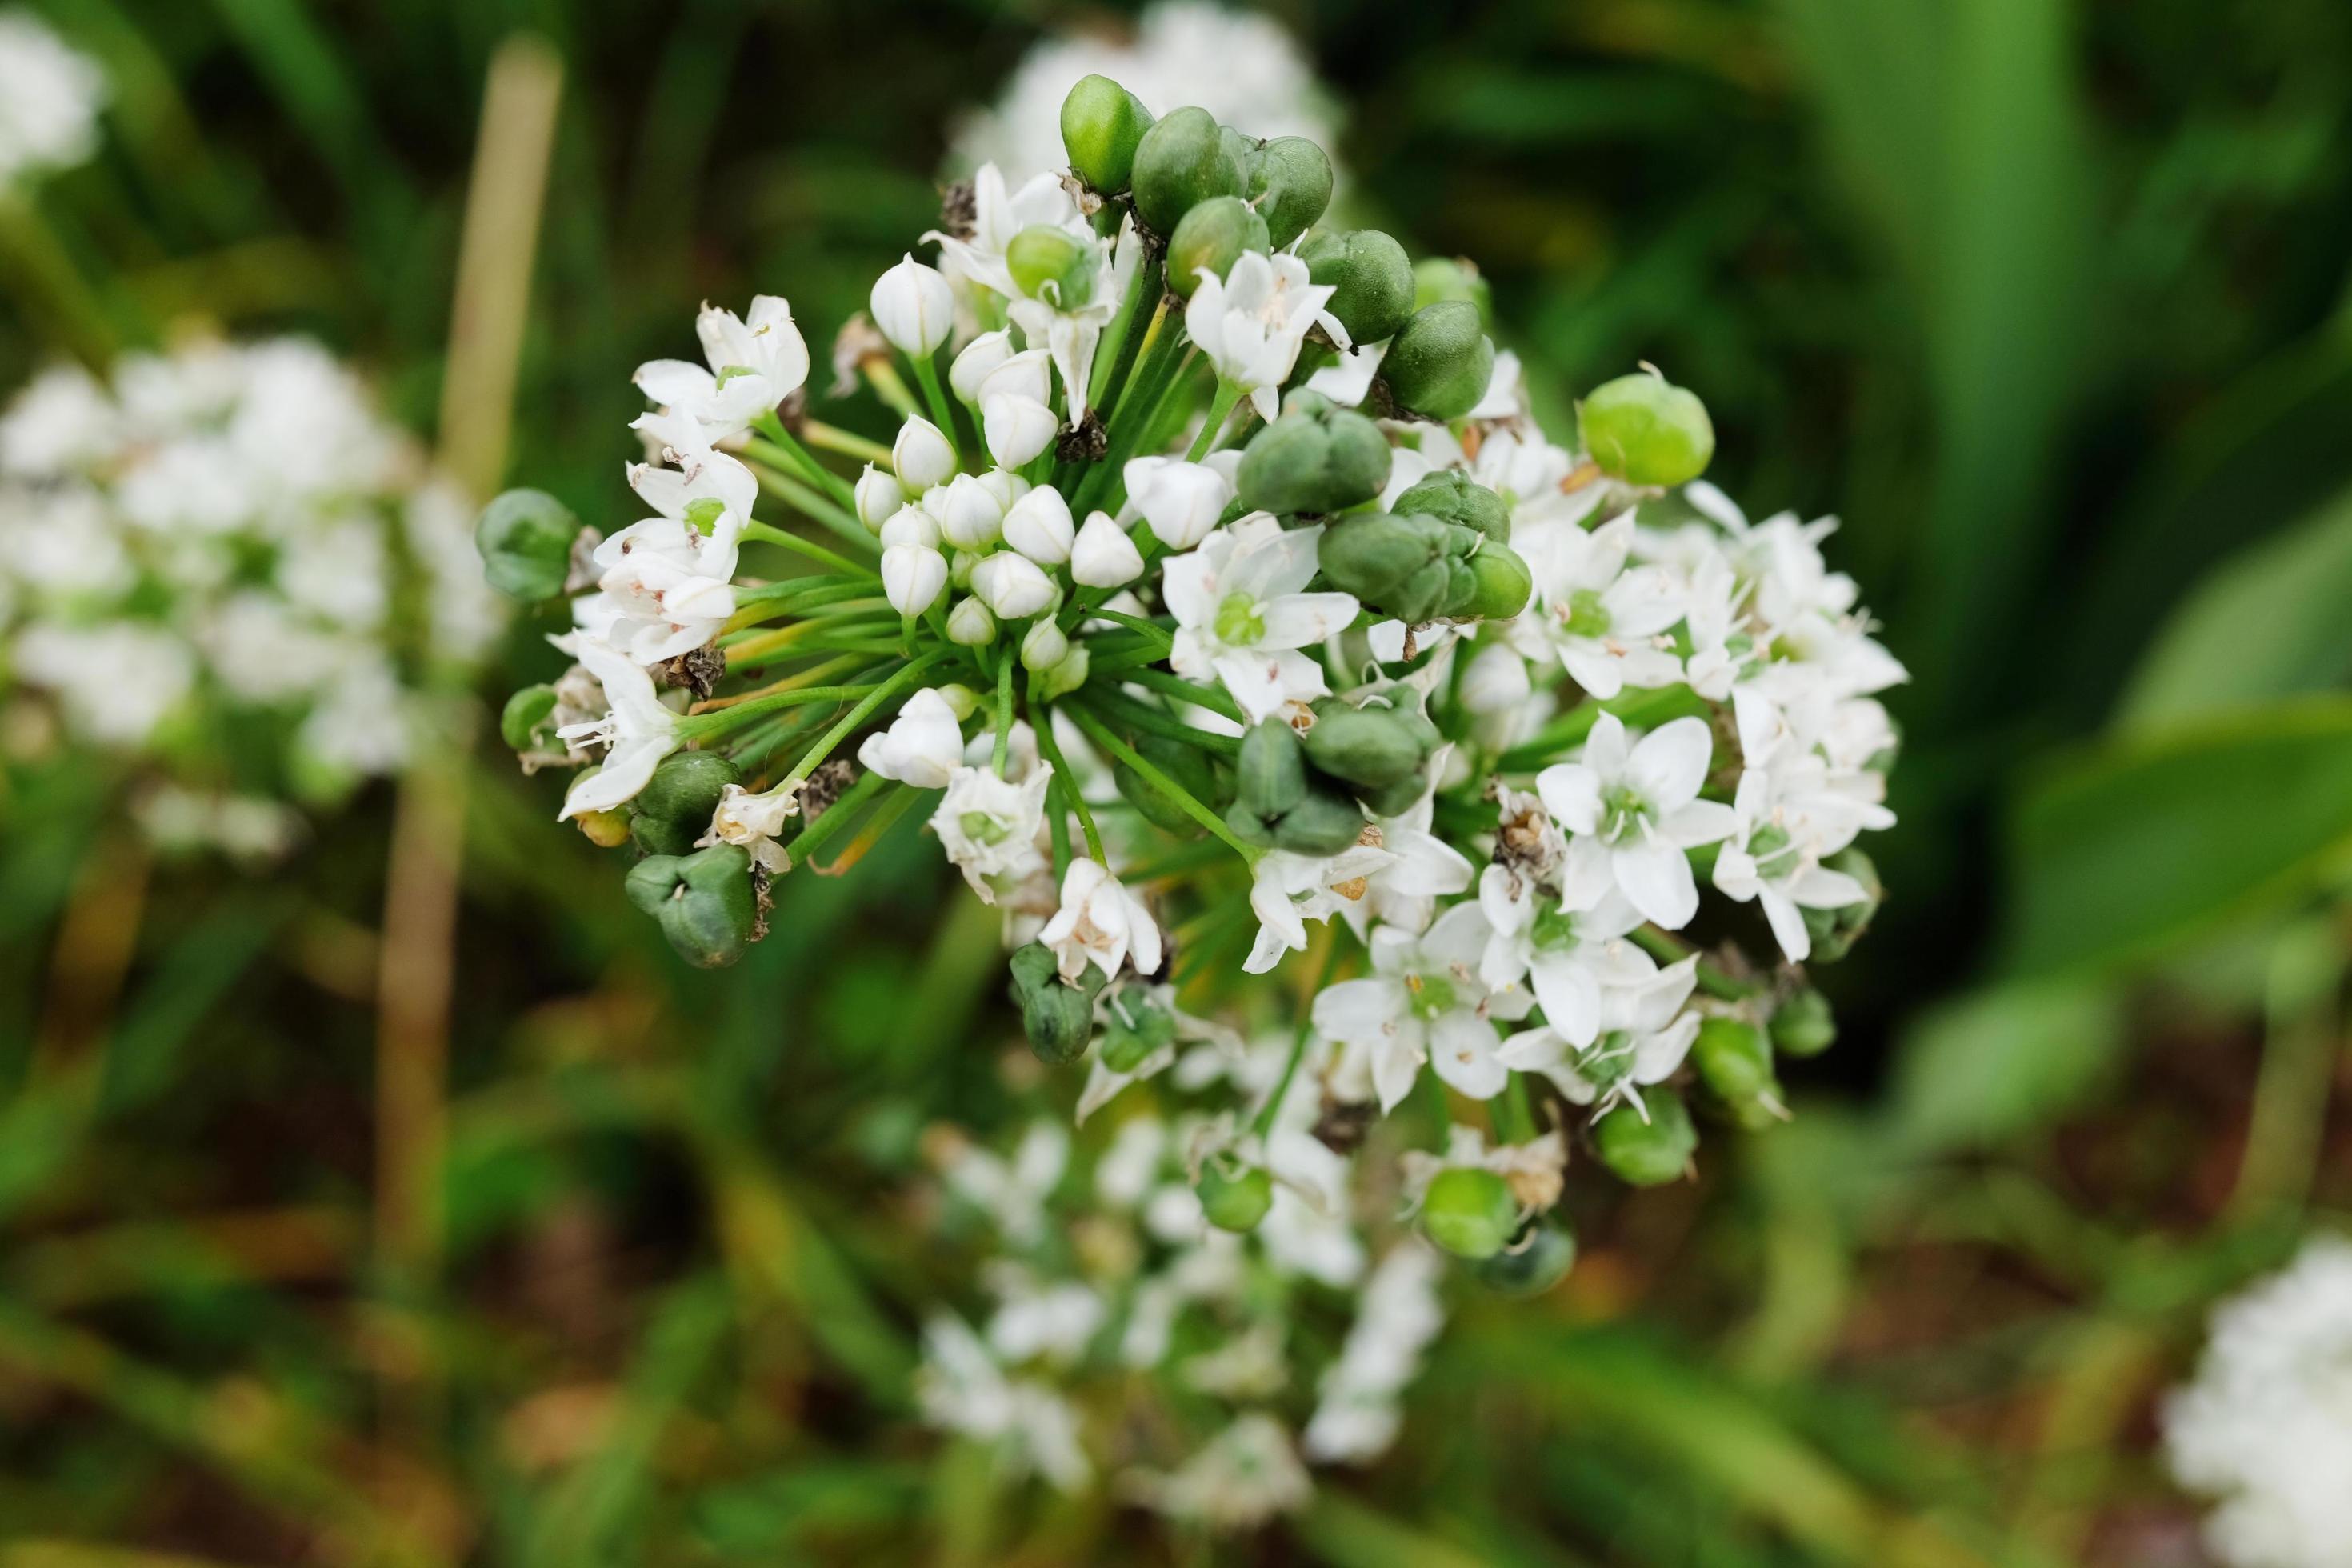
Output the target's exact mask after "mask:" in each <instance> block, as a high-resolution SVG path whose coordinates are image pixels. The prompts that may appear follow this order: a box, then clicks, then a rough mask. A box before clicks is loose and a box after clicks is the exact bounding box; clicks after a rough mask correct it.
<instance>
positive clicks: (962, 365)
mask: <svg viewBox="0 0 2352 1568" xmlns="http://www.w3.org/2000/svg"><path fill="white" fill-rule="evenodd" d="M1012 357H1013V333H1012V332H1011V331H993V332H982V333H981V334H980V336H978V337H976V338H974V339H972V340H971V342H968V343H966V344H964V346H963V352H961V353H959V354H957V355H956V356H955V363H953V364H951V365H950V366H948V384H949V385H950V386H951V387H953V388H955V395H956V396H957V397H958V398H959V399H961V401H963V402H965V403H978V402H979V401H980V388H981V384H982V382H984V381H986V380H987V379H988V375H989V373H990V372H991V371H992V370H994V369H995V368H996V367H997V366H998V365H1001V364H1003V363H1004V362H1005V361H1006V360H1009V359H1011V358H1012Z"/></svg>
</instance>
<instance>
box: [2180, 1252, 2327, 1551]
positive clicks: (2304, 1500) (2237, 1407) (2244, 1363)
mask: <svg viewBox="0 0 2352 1568" xmlns="http://www.w3.org/2000/svg"><path fill="white" fill-rule="evenodd" d="M2347 1369H2352V1242H2346V1241H2343V1240H2341V1239H2337V1238H2335V1237H2323V1238H2320V1239H2317V1240H2314V1241H2312V1242H2310V1243H2308V1244H2307V1245H2306V1246H2305V1248H2304V1250H2303V1255H2302V1256H2301V1257H2300V1258H2297V1259H2296V1260H2295V1262H2294V1265H2293V1266H2292V1267H2291V1268H2287V1269H2286V1270H2285V1271H2284V1273H2281V1274H2278V1275H2276V1276H2274V1277H2273V1278H2272V1279H2267V1280H2264V1281H2263V1282H2262V1283H2261V1284H2259V1285H2256V1286H2255V1287H2254V1288H2253V1289H2250V1290H2248V1291H2246V1292H2245V1293H2244V1294H2243V1295H2241V1296H2239V1297H2237V1298H2236V1299H2234V1300H2231V1301H2229V1302H2227V1303H2226V1304H2224V1305H2223V1306H2222V1307H2221V1309H2220V1310H2218V1311H2216V1312H2215V1313H2214V1314H2213V1325H2212V1337H2211V1339H2210V1342H2208V1344H2207V1346H2206V1349H2205V1358H2204V1361H2203V1363H2202V1364H2200V1366H2199V1368H2198V1370H2197V1376H2196V1378H2195V1380H2194V1381H2193V1382H2191V1383H2190V1384H2189V1385H2188V1386H2187V1387H2185V1388H2183V1389H2180V1390H2179V1391H2178V1392H2176V1393H2175V1394H2173V1395H2172V1397H2171V1398H2170V1399H2169V1400H2168V1402H2167V1404H2166V1405H2165V1409H2164V1437H2165V1447H2166V1451H2167V1454H2168V1458H2170V1460H2171V1464H2172V1473H2173V1474H2174V1476H2176V1477H2177V1478H2178V1479H2179V1481H2180V1483H2181V1485H2183V1486H2185V1487H2187V1488H2189V1489H2191V1490H2193V1491H2197V1492H2200V1493H2203V1494H2204V1495H2206V1496H2208V1497H2210V1498H2213V1499H2215V1500H2218V1502H2219V1506H2218V1507H2217V1508H2216V1509H2215V1510H2214V1511H2213V1513H2212V1515H2211V1517H2210V1519H2209V1520H2208V1521H2207V1522H2206V1532H2205V1533H2206V1540H2207V1542H2208V1544H2209V1545H2210V1547H2211V1548H2212V1552H2213V1554H2214V1556H2215V1557H2216V1558H2218V1559H2220V1560H2221V1562H2223V1563H2229V1564H2231V1568H2290V1565H2292V1568H2342V1565H2344V1564H2347V1563H2352V1492H2347V1490H2346V1489H2345V1485H2344V1478H2345V1477H2346V1476H2347V1474H2352V1370H2347Z"/></svg>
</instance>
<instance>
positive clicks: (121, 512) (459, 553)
mask: <svg viewBox="0 0 2352 1568" xmlns="http://www.w3.org/2000/svg"><path fill="white" fill-rule="evenodd" d="M468 521H469V516H468V508H467V505H466V504H465V502H464V500H463V499H462V498H460V497H458V496H457V494H455V493H454V492H453V491H452V490H450V489H448V488H447V487H446V485H445V484H441V483H437V482H436V481H435V480H434V479H433V478H432V475H431V473H430V471H429V469H428V468H426V466H425V464H424V462H423V461H422V458H421V456H420V454H419V453H418V452H417V451H416V450H415V447H413V445H412V444H411V443H410V442H409V441H408V439H407V438H406V437H404V435H403V434H402V433H401V432H400V431H398V430H397V429H396V428H394V426H390V425H389V424H387V423H386V422H385V421H384V420H383V418H382V417H381V416H379V415H378V414H377V413H376V411H375V409H374V407H373V405H371V403H370V402H369V400H368V398H367V396H366V394H365V391H364V389H363V388H362V386H361V384H360V383H359V382H358V381H357V380H356V379H355V378H354V377H353V376H352V374H350V373H349V372H348V371H347V370H345V369H344V368H343V367H342V366H341V364H339V363H337V362H336V361H335V360H334V359H333V358H332V357H331V356H330V355H329V354H328V353H326V352H325V351H324V350H322V349H320V347H318V346H317V345H316V344H314V343H311V342H306V341H302V340H298V339H279V340H275V341H270V342H258V343H253V344H249V345H231V344H226V343H222V342H209V341H207V342H195V343H191V344H188V345H186V346H184V347H182V348H179V349H177V350H174V351H173V352H172V353H168V354H162V355H150V354H134V355H129V356H126V357H125V358H124V359H122V360H121V362H120V363H118V364H117V365H116V366H115V367H114V371H113V374H112V378H111V384H101V383H100V382H99V381H98V380H96V379H95V378H93V377H92V376H90V375H89V374H87V373H85V372H83V371H81V370H79V369H78V368H69V367H60V368H57V369H53V370H50V371H47V372H45V373H43V374H41V375H39V376H38V377H37V378H36V379H35V380H34V381H33V383H32V384H30V385H28V386H27V387H26V388H25V389H24V390H23V391H22V392H21V393H20V394H19V395H17V396H16V399H15V400H14V401H13V402H12V403H11V404H10V405H8V407H7V410H6V412H5V415H0V669H5V675H6V679H7V682H8V685H9V687H10V688H13V689H14V695H15V700H16V704H17V711H16V718H17V719H18V721H19V722H18V723H17V724H16V726H15V729H16V731H17V732H18V734H19V735H20V736H21V735H22V734H23V733H24V732H25V731H27V730H33V731H56V730H58V729H62V731H64V732H65V733H66V734H67V735H68V736H70V737H71V738H73V739H74V740H76V741H79V742H86V743H89V744H91V745H94V746H96V747H98V748H100V749H102V750H105V751H108V752H114V753H118V754H120V755H122V756H124V757H127V758H129V759H131V761H132V762H133V763H135V765H136V772H137V773H139V774H140V775H141V776H142V784H143V786H144V787H143V793H142V800H141V802H140V803H139V808H138V809H139V816H140V818H141V820H142V822H143V823H144V824H145V825H146V826H148V827H149V829H150V830H151V833H152V836H153V837H157V838H158V839H159V840H161V841H164V842H178V841H194V842H199V843H208V844H214V845H217V846H220V847H225V848H227V849H230V850H231V851H233V852H235V853H238V854H247V855H266V854H268V853H269V852H272V851H274V850H276V849H278V848H282V847H284V846H285V843H286V842H287V839H288V837H289V834H290V833H291V831H292V830H293V828H294V827H295V826H296V825H297V822H298V819H297V818H296V817H295V816H293V815H292V813H291V809H290V807H289V805H287V804H286V803H287V802H288V801H289V799H305V800H314V801H315V800H323V799H327V798H331V797H332V796H333V795H336V794H338V793H340V792H341V791H343V790H345V789H347V788H349V787H350V786H351V785H352V784H353V783H354V782H356V781H357V780H359V779H361V778H363V777H366V776H368V775H371V774H378V773H387V772H389V771H392V770H393V769H395V768H397V767H398V766H399V765H400V764H401V763H403V761H404V760H405V758H406V757H407V756H408V754H409V752H410V749H411V747H412V745H413V744H414V743H415V739H416V736H417V733H418V726H419V724H420V723H421V722H423V721H424V720H425V716H426V712H427V710H426V708H425V705H424V700H423V699H424V693H425V692H427V691H429V690H430V689H433V688H434V687H435V686H436V683H437V682H439V681H441V680H442V679H444V677H445V676H446V673H447V672H449V671H452V670H457V669H463V668H467V667H468V666H470V665H471V664H472V663H473V662H474V661H475V660H476V659H477V658H478V656H479V655H480V654H481V652H482V651H483V650H484V648H485V647H486V646H487V645H488V642H489V640H490V639H491V638H492V637H495V636H496V634H497V632H498V629H499V625H500V620H501V612H500V609H499V599H498V597H497V595H494V594H492V593H490V592H489V591H488V588H487V587H486V585H485V584H483V583H482V581H481V575H480V574H479V572H478V570H475V569H473V568H472V566H471V563H469V562H467V559H466V551H465V539H466V533H467V524H468Z"/></svg>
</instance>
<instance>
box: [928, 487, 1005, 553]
mask: <svg viewBox="0 0 2352 1568" xmlns="http://www.w3.org/2000/svg"><path fill="white" fill-rule="evenodd" d="M923 510H926V511H928V512H929V513H930V514H931V515H932V516H934V517H936V518H938V519H939V522H940V536H941V537H943V538H944V539H946V541H947V542H949V543H950V544H952V545H954V546H955V547H956V548H957V549H959V550H985V549H987V548H988V547H989V546H990V545H992V544H993V543H995V542H997V540H998V538H999V537H1001V536H1002V534H1003V530H1004V503H1003V501H1002V500H998V499H997V495H996V492H995V491H994V490H993V489H990V488H989V487H988V486H986V485H984V484H982V483H981V482H980V476H979V475H977V474H958V475H957V476H956V477H955V478H954V479H950V480H949V481H948V482H947V484H946V486H945V487H944V488H942V489H934V490H931V491H930V492H929V493H928V494H927V495H925V496H924V497H923Z"/></svg>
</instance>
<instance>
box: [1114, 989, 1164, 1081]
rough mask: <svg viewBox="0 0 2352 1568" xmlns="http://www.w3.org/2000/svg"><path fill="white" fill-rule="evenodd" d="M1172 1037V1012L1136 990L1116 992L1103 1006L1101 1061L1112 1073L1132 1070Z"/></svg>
mask: <svg viewBox="0 0 2352 1568" xmlns="http://www.w3.org/2000/svg"><path fill="white" fill-rule="evenodd" d="M1175 1038H1176V1017H1175V1015H1174V1014H1172V1013H1171V1012H1169V1011H1168V1009H1167V1008H1165V1007H1162V1006H1160V1005H1159V1004H1158V1003H1156V1002H1154V1001H1152V1000H1151V998H1150V997H1149V996H1147V995H1145V994H1143V992H1142V991H1141V990H1140V989H1138V988H1134V987H1130V988H1129V989H1128V990H1125V991H1122V992H1120V993H1119V994H1118V995H1116V996H1114V997H1113V998H1111V1000H1110V1001H1109V1002H1108V1004H1106V1005H1105V1006H1104V1008H1103V1043H1102V1062H1103V1066H1105V1067H1107V1068H1110V1070H1111V1071H1113V1072H1133V1071H1134V1070H1135V1069H1136V1068H1139V1067H1141V1066H1142V1065H1143V1064H1144V1062H1145V1061H1146V1060H1148V1059H1149V1058H1150V1056H1151V1053H1152V1052H1154V1051H1156V1050H1159V1049H1160V1047H1163V1046H1166V1045H1169V1044H1171V1043H1172V1042H1173V1041H1174V1040H1175Z"/></svg>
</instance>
